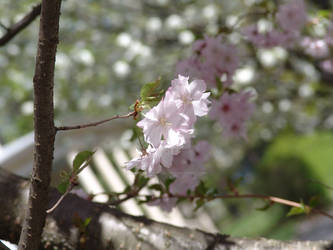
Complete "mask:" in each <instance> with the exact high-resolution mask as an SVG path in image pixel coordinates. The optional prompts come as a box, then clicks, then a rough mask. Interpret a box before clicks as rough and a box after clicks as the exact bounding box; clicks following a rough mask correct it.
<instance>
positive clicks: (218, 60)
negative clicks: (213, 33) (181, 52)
mask: <svg viewBox="0 0 333 250" xmlns="http://www.w3.org/2000/svg"><path fill="white" fill-rule="evenodd" d="M192 52H193V53H192V56H190V57H189V58H187V59H184V60H182V61H180V62H178V63H177V65H176V72H177V74H183V75H187V76H190V77H192V78H200V79H203V80H204V81H205V82H207V84H209V87H215V86H216V83H217V79H220V78H221V77H222V76H223V78H224V79H223V86H224V87H225V88H226V87H229V86H230V85H231V84H232V76H233V74H234V72H235V71H236V69H237V68H238V66H239V56H238V52H237V50H236V48H235V47H234V46H233V45H231V44H228V43H226V42H223V41H222V37H221V36H219V37H216V38H214V37H205V39H203V40H197V41H196V42H195V43H194V44H193V46H192Z"/></svg>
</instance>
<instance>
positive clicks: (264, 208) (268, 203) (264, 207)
mask: <svg viewBox="0 0 333 250" xmlns="http://www.w3.org/2000/svg"><path fill="white" fill-rule="evenodd" d="M272 205H274V203H272V202H269V201H267V202H266V204H265V205H264V206H262V207H258V208H256V210H258V211H266V210H268V209H269V208H271V206H272Z"/></svg>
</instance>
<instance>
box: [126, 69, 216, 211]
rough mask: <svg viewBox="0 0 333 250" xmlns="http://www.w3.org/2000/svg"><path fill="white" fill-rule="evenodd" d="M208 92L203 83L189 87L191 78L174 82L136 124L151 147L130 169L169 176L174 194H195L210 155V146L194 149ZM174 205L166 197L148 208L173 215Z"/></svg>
mask: <svg viewBox="0 0 333 250" xmlns="http://www.w3.org/2000/svg"><path fill="white" fill-rule="evenodd" d="M205 91H206V84H205V82H204V81H202V80H194V81H192V82H191V83H189V78H188V77H184V76H182V75H179V76H178V78H177V79H174V80H173V81H172V82H171V86H170V87H169V89H168V90H167V91H166V93H165V97H164V98H163V99H162V100H161V101H160V102H159V103H158V104H157V105H156V106H155V107H153V108H152V109H151V110H149V111H148V112H147V113H146V114H145V115H144V119H142V120H141V121H140V122H138V123H137V126H138V127H140V128H142V130H143V134H144V138H145V141H146V142H147V143H148V144H149V146H148V147H147V149H145V150H143V152H142V153H141V155H140V157H138V158H136V159H133V160H131V161H129V162H127V163H126V166H127V168H128V169H131V168H133V167H138V168H139V169H141V170H143V171H145V172H146V175H147V176H148V177H154V176H156V175H157V174H159V173H161V172H162V171H163V172H168V173H169V174H170V175H172V176H173V177H175V178H176V180H175V181H174V182H173V183H172V184H171V186H170V192H171V193H173V194H183V195H185V194H186V192H187V191H188V190H192V191H193V190H194V188H195V187H196V186H197V185H198V183H199V178H200V177H201V176H202V174H203V173H204V171H203V168H202V164H203V163H204V162H205V161H206V160H207V157H208V155H209V154H208V149H209V145H208V143H207V142H200V143H198V144H197V145H196V146H195V147H192V146H191V137H192V134H193V131H194V123H195V122H196V119H197V117H201V116H204V115H207V114H208V111H209V108H208V106H209V104H210V101H209V100H208V97H209V95H210V93H207V92H205ZM175 203H176V199H175V198H172V197H169V196H168V194H164V195H163V196H162V197H161V198H160V199H157V200H154V201H152V202H150V203H149V204H150V205H158V206H160V207H161V208H162V209H164V210H166V211H170V210H171V209H172V207H173V206H174V205H175Z"/></svg>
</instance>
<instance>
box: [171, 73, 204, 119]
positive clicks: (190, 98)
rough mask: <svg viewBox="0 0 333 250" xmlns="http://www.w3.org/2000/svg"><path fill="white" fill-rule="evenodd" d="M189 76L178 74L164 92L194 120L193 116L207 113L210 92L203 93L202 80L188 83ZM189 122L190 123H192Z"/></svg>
mask: <svg viewBox="0 0 333 250" xmlns="http://www.w3.org/2000/svg"><path fill="white" fill-rule="evenodd" d="M188 80H189V77H184V76H182V75H179V76H178V78H177V79H174V80H173V81H172V82H171V87H170V88H169V89H168V91H167V93H166V98H171V99H172V101H174V102H175V103H176V105H177V107H178V108H180V109H181V111H182V112H183V113H185V114H186V115H187V116H189V117H190V119H191V122H190V123H192V124H193V123H194V122H195V116H204V115H207V113H208V110H209V108H208V105H209V104H210V101H209V100H208V97H209V95H210V93H205V91H206V84H205V82H204V81H202V80H194V81H192V82H191V83H188ZM192 124H191V125H192Z"/></svg>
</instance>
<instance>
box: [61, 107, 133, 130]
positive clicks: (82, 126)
mask: <svg viewBox="0 0 333 250" xmlns="http://www.w3.org/2000/svg"><path fill="white" fill-rule="evenodd" d="M136 114H137V112H136V111H133V112H131V113H129V114H127V115H116V116H113V117H111V118H108V119H105V120H102V121H98V122H92V123H86V124H80V125H74V126H61V127H56V131H66V130H74V129H81V128H88V127H95V126H98V125H100V124H103V123H106V122H109V121H112V120H115V119H120V118H128V117H131V116H135V115H136Z"/></svg>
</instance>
